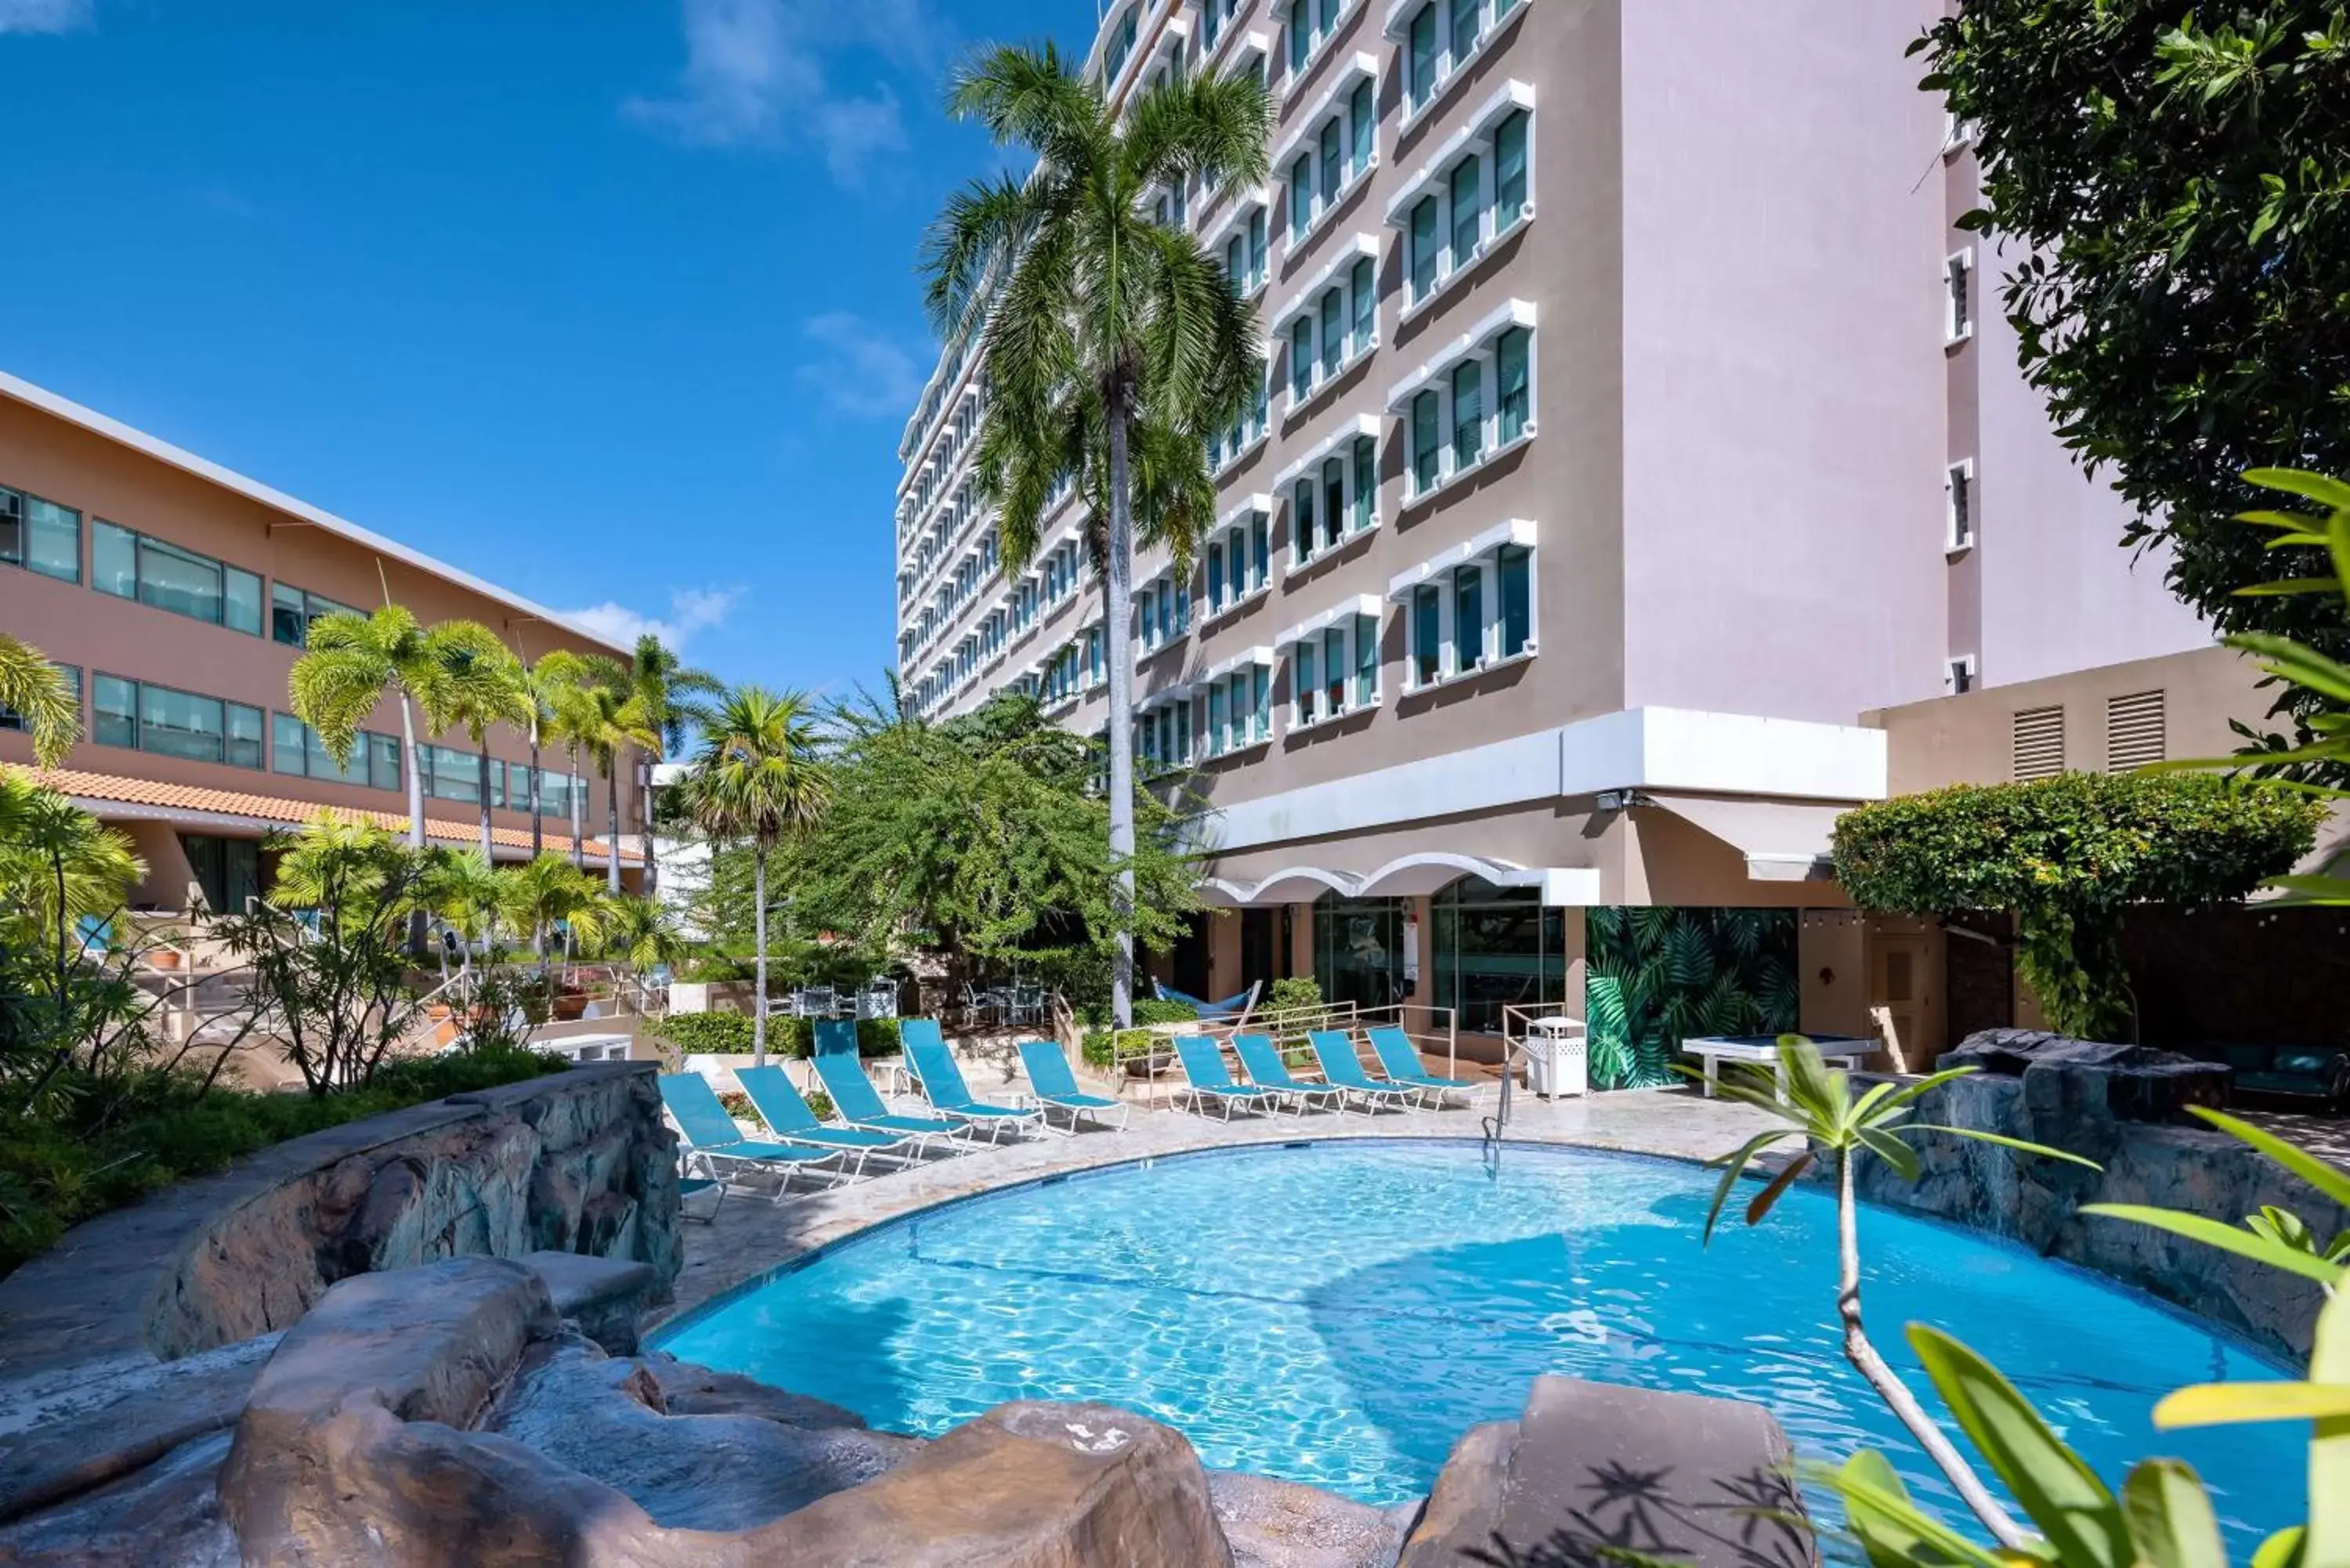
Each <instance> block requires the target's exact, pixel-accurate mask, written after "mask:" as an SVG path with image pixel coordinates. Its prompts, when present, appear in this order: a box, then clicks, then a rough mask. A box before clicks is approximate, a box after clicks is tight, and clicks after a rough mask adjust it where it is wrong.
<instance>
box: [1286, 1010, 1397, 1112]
mask: <svg viewBox="0 0 2350 1568" xmlns="http://www.w3.org/2000/svg"><path fill="white" fill-rule="evenodd" d="M1306 1039H1307V1040H1309V1041H1310V1042H1312V1044H1313V1046H1314V1059H1315V1061H1316V1062H1318V1063H1320V1064H1322V1076H1323V1077H1324V1078H1325V1079H1326V1080H1327V1081H1329V1082H1330V1083H1333V1084H1336V1085H1338V1087H1340V1088H1342V1089H1344V1090H1346V1091H1347V1094H1349V1095H1351V1096H1354V1097H1355V1098H1356V1099H1357V1100H1358V1101H1360V1102H1361V1103H1362V1105H1363V1106H1365V1107H1366V1108H1367V1109H1370V1110H1377V1109H1378V1107H1379V1106H1403V1107H1405V1108H1406V1109H1409V1107H1410V1105H1411V1102H1412V1101H1414V1100H1416V1099H1418V1098H1419V1090H1418V1089H1415V1088H1413V1087H1411V1086H1410V1085H1407V1084H1390V1083H1387V1082H1385V1081H1383V1080H1381V1079H1378V1078H1374V1077H1372V1076H1371V1075H1369V1074H1368V1073H1367V1072H1365V1071H1363V1059H1362V1058H1361V1057H1359V1056H1357V1055H1356V1054H1355V1042H1354V1039H1353V1037H1352V1036H1351V1035H1349V1034H1348V1033H1347V1032H1346V1031H1345V1030H1343V1029H1316V1030H1315V1031H1314V1032H1313V1033H1310V1034H1308V1035H1307V1036H1306Z"/></svg>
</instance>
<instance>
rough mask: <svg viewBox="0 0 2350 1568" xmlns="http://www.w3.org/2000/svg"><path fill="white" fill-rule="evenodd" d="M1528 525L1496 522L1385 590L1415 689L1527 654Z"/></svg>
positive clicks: (1530, 626)
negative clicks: (1402, 620)
mask: <svg viewBox="0 0 2350 1568" xmlns="http://www.w3.org/2000/svg"><path fill="white" fill-rule="evenodd" d="M1533 539H1534V527H1533V524H1528V523H1523V522H1514V521H1513V522H1510V523H1504V524H1501V525H1500V526H1499V527H1497V528H1495V529H1492V530H1489V531H1488V532H1487V534H1485V535H1481V536H1479V537H1478V538H1476V539H1473V540H1471V541H1470V542H1469V543H1468V544H1467V545H1463V546H1461V547H1460V548H1459V549H1458V550H1457V551H1454V552H1448V553H1447V555H1446V556H1440V557H1438V559H1437V560H1436V561H1434V562H1431V563H1430V564H1428V565H1427V566H1421V567H1419V568H1418V569H1416V570H1415V571H1413V572H1411V573H1408V574H1406V575H1405V576H1404V577H1401V578H1399V579H1398V580H1397V582H1396V583H1395V584H1394V585H1392V587H1391V589H1390V595H1389V597H1393V598H1397V599H1400V600H1402V601H1403V602H1404V604H1405V605H1406V607H1407V616H1408V619H1407V621H1406V644H1405V661H1404V668H1405V674H1406V680H1407V684H1408V686H1409V689H1411V690H1413V691H1418V690H1419V689H1420V688H1422V687H1427V686H1433V685H1436V684H1438V683H1440V682H1441V681H1445V680H1452V679H1453V678H1455V677H1457V676H1461V675H1467V674H1471V673H1472V672H1474V671H1476V670H1483V669H1485V668H1487V667H1489V666H1491V665H1493V664H1496V663H1500V662H1502V661H1503V660H1506V659H1516V658H1518V657H1520V656H1522V655H1524V654H1530V653H1532V652H1534V648H1535V640H1534V548H1533Z"/></svg>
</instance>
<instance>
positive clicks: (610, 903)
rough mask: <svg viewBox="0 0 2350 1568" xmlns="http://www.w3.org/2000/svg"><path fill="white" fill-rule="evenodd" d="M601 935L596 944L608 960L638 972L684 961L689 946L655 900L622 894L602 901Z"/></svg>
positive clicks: (665, 910) (661, 905)
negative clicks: (602, 927) (626, 964)
mask: <svg viewBox="0 0 2350 1568" xmlns="http://www.w3.org/2000/svg"><path fill="white" fill-rule="evenodd" d="M604 904H605V907H604V931H603V936H602V939H601V940H600V941H599V942H598V950H599V951H601V952H602V953H603V954H604V955H605V956H606V957H608V958H616V959H619V960H620V961H623V962H625V963H629V964H633V965H634V966H636V967H637V968H638V969H639V970H647V969H651V968H653V967H654V966H656V965H659V964H670V965H676V964H679V963H681V962H683V961H685V958H686V956H687V955H688V954H689V953H690V952H691V951H692V949H693V944H692V943H691V942H689V941H688V940H686V939H685V935H684V933H683V932H682V931H681V930H679V929H678V926H677V917H676V916H675V915H673V914H671V912H670V910H669V908H668V906H666V905H664V904H663V903H662V902H661V901H660V899H658V898H637V897H635V896H634V895H631V894H628V893H623V894H621V895H620V896H619V898H607V899H606V900H605V901H604Z"/></svg>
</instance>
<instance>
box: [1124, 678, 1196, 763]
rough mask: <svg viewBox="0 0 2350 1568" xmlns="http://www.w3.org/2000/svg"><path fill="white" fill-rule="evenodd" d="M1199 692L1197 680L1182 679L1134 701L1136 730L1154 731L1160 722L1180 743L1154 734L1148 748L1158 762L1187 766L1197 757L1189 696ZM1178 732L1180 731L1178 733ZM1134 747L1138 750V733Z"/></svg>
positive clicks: (1139, 747) (1193, 696) (1192, 696)
mask: <svg viewBox="0 0 2350 1568" xmlns="http://www.w3.org/2000/svg"><path fill="white" fill-rule="evenodd" d="M1198 695H1199V687H1198V686H1197V684H1196V683H1194V682H1191V681H1183V682H1181V683H1180V684H1177V685H1174V686H1166V687H1161V688H1160V689H1159V690H1158V691H1153V692H1151V693H1150V694H1149V696H1147V697H1143V698H1141V699H1139V701H1136V703H1135V705H1134V723H1135V728H1136V730H1137V731H1144V730H1150V731H1154V732H1155V731H1156V730H1158V729H1159V728H1160V727H1162V726H1163V727H1164V729H1165V730H1166V731H1167V732H1168V733H1169V735H1170V738H1171V739H1175V740H1180V742H1181V743H1180V745H1177V744H1165V745H1162V744H1160V743H1159V742H1158V740H1157V738H1156V736H1155V734H1154V738H1153V740H1152V742H1151V748H1150V749H1151V754H1152V756H1153V758H1154V760H1155V761H1157V763H1159V766H1161V767H1172V768H1182V767H1190V766H1191V764H1192V763H1193V762H1195V761H1197V760H1198V756H1199V741H1198V737H1197V736H1196V735H1195V734H1194V733H1193V728H1192V723H1191V705H1192V700H1193V699H1194V698H1195V697H1196V696H1198ZM1177 732H1180V735H1179V734H1177ZM1136 750H1137V751H1138V752H1139V751H1140V750H1141V745H1140V742H1139V736H1138V738H1137V745H1136Z"/></svg>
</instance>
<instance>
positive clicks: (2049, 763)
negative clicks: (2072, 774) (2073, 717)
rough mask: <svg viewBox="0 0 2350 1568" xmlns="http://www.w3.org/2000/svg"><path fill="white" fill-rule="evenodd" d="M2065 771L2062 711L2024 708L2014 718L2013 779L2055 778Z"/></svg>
mask: <svg viewBox="0 0 2350 1568" xmlns="http://www.w3.org/2000/svg"><path fill="white" fill-rule="evenodd" d="M2063 772H2064V709H2063V708H2062V707H2061V706H2058V707H2048V708H2026V709H2024V710H2023V711H2022V712H2020V713H2018V714H2016V715H2015V776H2016V778H2017V779H2018V780H2022V779H2046V778H2054V777H2055V776H2056V775H2057V774H2061V773H2063Z"/></svg>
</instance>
